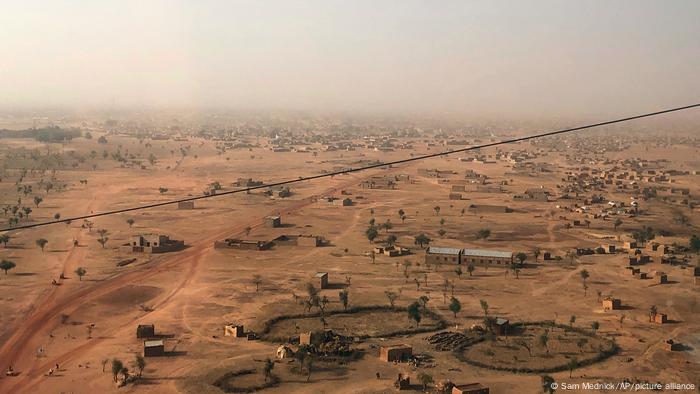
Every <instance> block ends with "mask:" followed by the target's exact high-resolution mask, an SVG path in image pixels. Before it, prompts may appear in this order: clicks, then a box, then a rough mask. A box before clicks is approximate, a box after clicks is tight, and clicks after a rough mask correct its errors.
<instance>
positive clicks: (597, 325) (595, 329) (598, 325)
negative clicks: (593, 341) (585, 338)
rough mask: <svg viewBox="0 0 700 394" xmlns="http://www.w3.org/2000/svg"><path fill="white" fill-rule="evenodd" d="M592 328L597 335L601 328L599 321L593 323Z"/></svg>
mask: <svg viewBox="0 0 700 394" xmlns="http://www.w3.org/2000/svg"><path fill="white" fill-rule="evenodd" d="M591 328H592V329H593V333H594V334H595V333H596V332H598V329H599V328H600V323H598V322H597V321H594V322H593V323H591Z"/></svg>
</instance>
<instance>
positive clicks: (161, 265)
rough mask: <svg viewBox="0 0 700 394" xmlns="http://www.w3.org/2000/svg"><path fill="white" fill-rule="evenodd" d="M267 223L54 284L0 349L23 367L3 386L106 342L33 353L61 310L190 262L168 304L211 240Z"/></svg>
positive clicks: (35, 377)
mask: <svg viewBox="0 0 700 394" xmlns="http://www.w3.org/2000/svg"><path fill="white" fill-rule="evenodd" d="M357 182H358V178H356V177H353V178H352V179H350V180H348V182H344V183H343V184H342V185H338V186H334V187H332V188H329V189H326V190H324V191H323V192H322V193H318V194H316V195H314V196H310V197H307V198H305V199H303V200H300V201H298V202H295V203H293V204H292V205H290V206H288V207H286V208H284V209H281V210H280V209H275V210H274V212H269V214H273V213H274V214H278V213H279V214H289V213H291V212H294V211H296V210H299V209H301V208H303V207H305V206H307V205H309V204H312V203H314V202H315V200H316V198H317V197H319V196H321V195H327V194H331V193H334V192H337V191H338V190H340V189H342V188H345V187H348V186H350V185H352V184H355V183H357ZM88 209H94V207H93V206H89V207H88ZM262 224H263V217H260V218H257V219H256V220H254V221H251V222H247V223H240V224H238V225H236V226H231V227H229V228H227V229H225V230H222V231H217V232H210V233H208V234H206V235H205V238H202V239H200V240H198V241H196V242H193V243H192V244H191V245H190V247H189V248H188V249H186V250H185V251H183V252H180V253H177V254H174V255H173V256H169V257H167V258H164V259H163V260H160V261H155V262H153V263H151V264H147V265H143V266H140V267H138V268H136V269H135V270H133V271H130V272H126V273H120V274H116V275H114V276H112V277H110V278H108V279H106V280H104V281H102V282H99V283H96V284H93V285H90V286H89V287H84V288H81V289H80V290H77V291H73V292H70V293H67V294H62V293H63V292H62V291H61V289H60V288H61V286H57V287H56V288H55V289H52V291H51V292H50V293H49V294H48V295H47V296H46V297H45V298H44V299H43V300H40V301H37V303H36V305H38V307H36V308H34V310H32V311H31V312H30V314H29V315H28V316H27V317H26V318H25V319H24V320H22V322H21V323H20V325H19V326H18V327H16V328H15V329H14V334H13V335H12V336H11V337H10V338H9V339H8V341H7V342H6V343H5V345H4V346H3V347H2V348H1V349H0V360H7V361H8V364H9V363H12V366H13V368H14V369H15V370H16V371H18V372H20V375H19V376H17V377H14V378H4V379H0V391H2V392H8V393H21V392H32V388H33V387H34V386H35V385H36V384H37V383H39V382H40V380H41V378H42V377H43V375H44V374H45V373H46V371H47V370H48V369H49V368H51V367H52V366H54V365H55V364H56V363H58V364H65V363H66V362H68V361H70V360H72V359H74V358H76V357H77V356H78V355H80V354H82V353H83V352H85V351H86V350H88V349H90V348H92V347H93V346H96V345H97V344H99V343H100V342H101V341H102V339H99V338H95V339H91V340H89V341H88V342H87V343H84V344H82V345H80V346H78V347H76V348H73V349H72V350H70V351H69V352H66V353H63V354H60V355H56V356H54V357H47V358H43V359H39V358H36V357H34V351H33V350H34V349H38V348H39V347H40V346H41V343H42V339H43V338H46V337H47V336H48V335H49V333H50V332H51V330H52V329H53V328H54V327H55V326H56V325H57V324H58V323H57V320H58V317H59V316H60V315H61V314H63V313H66V314H69V313H71V312H72V311H74V310H76V309H77V308H78V307H80V306H81V305H82V304H84V303H86V302H89V301H91V300H94V299H96V298H98V297H101V296H103V295H105V294H108V293H110V292H112V291H114V290H117V289H119V288H121V287H123V286H125V285H128V284H134V283H138V282H139V281H142V280H144V279H148V278H150V277H153V276H155V275H158V274H160V273H163V272H166V271H168V270H170V269H172V268H174V267H176V266H177V267H183V266H186V267H187V269H186V270H185V271H183V272H185V273H186V275H181V278H182V280H180V281H179V282H178V283H177V284H176V285H175V286H174V287H172V288H171V289H169V294H168V295H167V296H166V297H165V298H164V299H163V300H161V301H160V302H159V303H158V304H157V305H156V307H163V306H164V305H166V304H167V303H169V302H170V301H171V300H172V299H173V298H174V297H175V296H177V294H178V293H179V292H180V291H181V290H182V289H184V288H186V287H187V285H188V283H189V282H190V280H191V278H192V277H193V276H194V275H193V273H194V272H195V271H196V270H197V267H198V264H199V262H200V260H201V257H202V256H203V255H204V254H205V253H206V252H207V251H208V249H210V248H212V247H213V246H212V245H213V242H214V241H215V240H217V239H221V238H225V237H229V236H233V235H235V234H240V233H242V232H243V231H245V228H246V227H248V226H250V227H252V228H254V227H257V226H260V225H262ZM70 256H71V255H70V254H69V257H67V258H66V260H65V264H66V265H67V264H69V262H70V261H71V258H70ZM68 268H69V267H67V266H66V268H64V270H65V269H68ZM119 323H121V324H118V325H113V326H112V327H111V329H109V330H108V331H107V332H104V334H105V335H108V334H109V333H110V332H114V331H117V330H119V329H120V328H122V327H124V326H126V325H129V324H131V323H132V320H131V319H130V320H128V321H121V322H119ZM6 367H7V365H3V366H2V368H3V369H4V368H6Z"/></svg>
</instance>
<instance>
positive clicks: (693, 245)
mask: <svg viewBox="0 0 700 394" xmlns="http://www.w3.org/2000/svg"><path fill="white" fill-rule="evenodd" d="M688 247H689V248H690V250H691V251H692V252H695V253H700V238H699V237H698V236H697V235H695V234H693V236H692V237H690V240H689V241H688Z"/></svg>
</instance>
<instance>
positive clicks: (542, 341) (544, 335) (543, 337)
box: [537, 330, 549, 355]
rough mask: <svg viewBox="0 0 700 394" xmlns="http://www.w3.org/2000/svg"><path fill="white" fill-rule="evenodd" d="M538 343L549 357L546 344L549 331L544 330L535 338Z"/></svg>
mask: <svg viewBox="0 0 700 394" xmlns="http://www.w3.org/2000/svg"><path fill="white" fill-rule="evenodd" d="M537 340H538V341H539V343H540V345H542V347H544V348H545V351H546V352H547V355H549V347H548V346H547V344H548V343H549V330H544V332H543V333H542V334H541V335H540V336H539V337H538V338H537Z"/></svg>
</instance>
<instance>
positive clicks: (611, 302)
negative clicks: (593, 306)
mask: <svg viewBox="0 0 700 394" xmlns="http://www.w3.org/2000/svg"><path fill="white" fill-rule="evenodd" d="M621 307H622V301H621V300H620V299H619V298H612V297H606V298H604V299H603V310H604V311H611V310H616V309H620V308H621Z"/></svg>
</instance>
